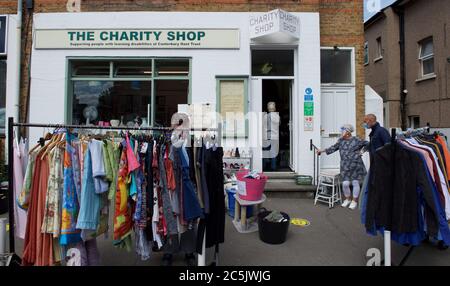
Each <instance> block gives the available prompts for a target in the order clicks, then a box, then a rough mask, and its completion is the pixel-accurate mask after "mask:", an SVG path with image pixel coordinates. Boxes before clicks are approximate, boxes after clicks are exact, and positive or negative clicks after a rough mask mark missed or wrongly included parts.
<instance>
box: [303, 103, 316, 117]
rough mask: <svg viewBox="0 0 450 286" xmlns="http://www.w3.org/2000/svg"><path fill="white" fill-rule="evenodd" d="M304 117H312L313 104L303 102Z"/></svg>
mask: <svg viewBox="0 0 450 286" xmlns="http://www.w3.org/2000/svg"><path fill="white" fill-rule="evenodd" d="M304 115H305V116H314V102H305V105H304Z"/></svg>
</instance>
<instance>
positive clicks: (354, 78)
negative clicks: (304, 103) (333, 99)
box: [320, 47, 356, 87]
mask: <svg viewBox="0 0 450 286" xmlns="http://www.w3.org/2000/svg"><path fill="white" fill-rule="evenodd" d="M320 49H321V50H334V47H320ZM338 49H339V50H342V51H351V57H350V58H351V61H352V62H351V63H350V64H351V78H352V82H351V83H321V86H322V87H329V86H340V87H354V86H355V85H356V83H355V82H356V74H355V48H354V47H338Z"/></svg>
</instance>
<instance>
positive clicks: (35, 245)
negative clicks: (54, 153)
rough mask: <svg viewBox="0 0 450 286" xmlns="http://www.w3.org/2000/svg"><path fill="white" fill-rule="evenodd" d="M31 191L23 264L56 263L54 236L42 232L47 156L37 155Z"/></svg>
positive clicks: (47, 175)
mask: <svg viewBox="0 0 450 286" xmlns="http://www.w3.org/2000/svg"><path fill="white" fill-rule="evenodd" d="M34 168H35V170H34V176H33V179H32V187H31V192H30V207H29V210H28V217H27V228H26V234H25V241H24V251H23V257H22V264H23V265H35V266H49V265H53V264H54V262H55V261H54V256H53V237H52V235H51V234H46V233H42V232H41V226H42V221H43V218H44V209H45V195H46V190H47V187H48V177H49V176H50V173H49V162H48V158H47V156H44V157H43V158H42V157H41V156H40V154H39V155H38V156H37V157H36V163H35V166H34Z"/></svg>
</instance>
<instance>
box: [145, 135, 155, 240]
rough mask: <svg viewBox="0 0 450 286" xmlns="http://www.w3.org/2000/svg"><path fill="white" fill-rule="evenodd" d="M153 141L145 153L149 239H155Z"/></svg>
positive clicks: (147, 229)
mask: <svg viewBox="0 0 450 286" xmlns="http://www.w3.org/2000/svg"><path fill="white" fill-rule="evenodd" d="M152 163H153V141H151V142H149V144H148V146H147V150H146V153H145V170H144V175H145V179H146V181H147V185H146V186H145V192H146V198H147V204H146V215H147V227H146V228H145V236H146V238H147V240H148V241H153V240H154V238H153V211H154V207H153V206H154V204H155V202H154V198H153V168H152Z"/></svg>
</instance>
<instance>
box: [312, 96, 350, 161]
mask: <svg viewBox="0 0 450 286" xmlns="http://www.w3.org/2000/svg"><path fill="white" fill-rule="evenodd" d="M321 93H322V94H321V96H322V110H321V116H322V118H321V121H322V126H321V138H322V139H321V149H325V148H328V147H330V146H331V145H333V144H334V143H336V141H337V140H338V139H339V137H340V136H341V131H340V127H341V126H342V125H344V124H352V125H353V126H354V127H355V128H356V126H355V100H354V98H355V89H354V88H349V87H347V88H338V87H322V88H321ZM353 135H355V133H354V134H353ZM339 160H340V157H339V151H337V152H335V153H333V154H331V155H326V154H323V155H321V159H320V165H321V169H339Z"/></svg>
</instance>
